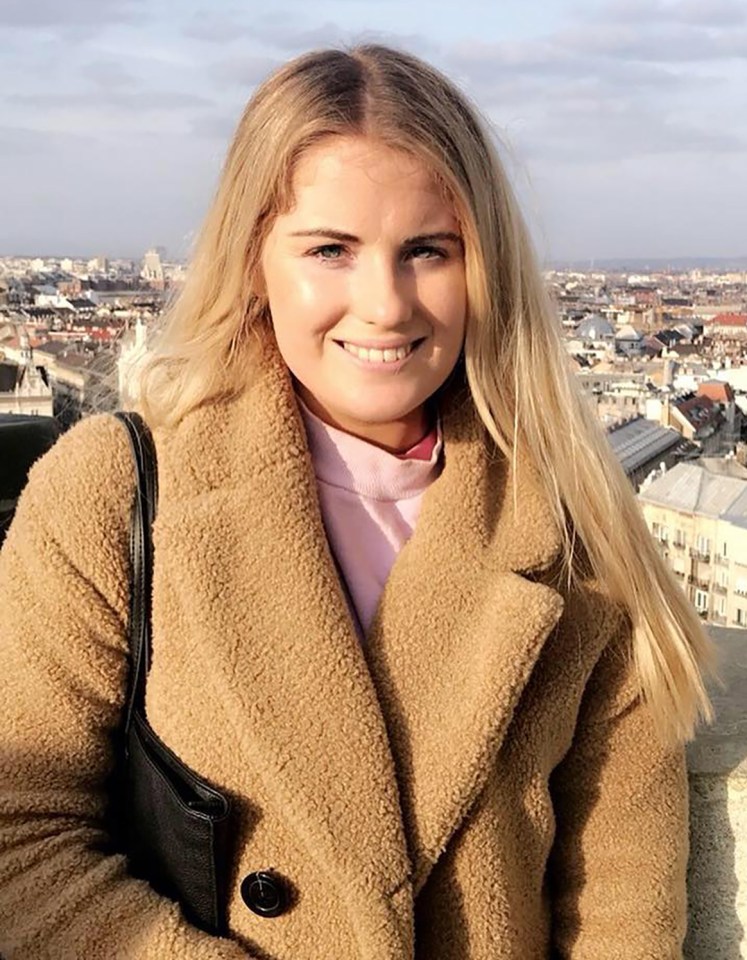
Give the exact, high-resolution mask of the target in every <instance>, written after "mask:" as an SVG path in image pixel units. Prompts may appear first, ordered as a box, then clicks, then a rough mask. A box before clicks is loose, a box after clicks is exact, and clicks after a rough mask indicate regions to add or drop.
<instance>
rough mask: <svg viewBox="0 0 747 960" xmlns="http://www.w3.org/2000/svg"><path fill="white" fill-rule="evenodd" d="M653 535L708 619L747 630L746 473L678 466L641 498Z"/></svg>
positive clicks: (735, 468) (713, 465)
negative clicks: (746, 628)
mask: <svg viewBox="0 0 747 960" xmlns="http://www.w3.org/2000/svg"><path fill="white" fill-rule="evenodd" d="M638 500H639V502H640V504H641V509H642V510H643V515H644V517H645V519H646V523H647V525H648V528H649V530H650V531H651V533H652V534H653V536H654V539H655V540H656V541H657V543H658V544H659V549H660V551H661V554H662V556H663V557H664V558H665V559H666V561H667V563H668V564H669V567H670V568H671V570H672V572H673V573H674V576H675V577H676V578H677V580H678V581H679V583H680V585H681V586H682V589H683V590H684V591H685V593H686V594H687V596H688V597H689V599H690V600H691V601H692V602H693V604H694V605H695V608H696V609H697V610H698V613H699V614H700V615H701V617H703V619H706V620H709V621H711V622H712V623H716V624H720V625H722V626H730V627H735V626H736V627H747V469H746V468H745V467H743V466H741V465H740V464H739V463H737V461H736V460H735V459H733V458H727V459H724V460H715V459H709V458H705V459H702V460H698V461H697V462H691V463H678V464H677V465H676V466H674V467H672V469H671V470H666V471H665V472H664V473H663V474H662V475H660V476H658V477H657V478H656V479H654V480H652V482H651V483H649V484H644V486H643V487H642V488H641V491H640V493H639V494H638Z"/></svg>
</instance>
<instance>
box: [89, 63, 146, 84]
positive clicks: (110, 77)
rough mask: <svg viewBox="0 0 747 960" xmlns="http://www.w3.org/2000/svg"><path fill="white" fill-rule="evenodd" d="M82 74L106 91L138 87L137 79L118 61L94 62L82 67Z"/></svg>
mask: <svg viewBox="0 0 747 960" xmlns="http://www.w3.org/2000/svg"><path fill="white" fill-rule="evenodd" d="M80 72H81V74H82V75H83V76H84V77H85V78H86V79H87V80H91V81H93V83H94V84H95V85H96V86H97V87H101V88H102V89H104V90H121V89H123V88H126V87H130V88H132V87H134V86H137V80H136V79H135V77H134V76H133V75H132V74H131V73H130V72H129V71H128V70H125V68H124V67H123V66H122V64H121V63H120V62H119V61H118V60H93V61H91V62H90V63H86V64H84V65H83V66H82V67H81V71H80Z"/></svg>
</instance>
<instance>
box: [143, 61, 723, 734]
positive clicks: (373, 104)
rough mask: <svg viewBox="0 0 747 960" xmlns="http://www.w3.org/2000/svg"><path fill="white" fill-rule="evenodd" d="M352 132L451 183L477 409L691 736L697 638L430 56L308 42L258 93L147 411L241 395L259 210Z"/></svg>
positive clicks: (700, 700) (476, 132)
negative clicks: (615, 604)
mask: <svg viewBox="0 0 747 960" xmlns="http://www.w3.org/2000/svg"><path fill="white" fill-rule="evenodd" d="M351 134H353V135H363V136H372V137H375V138H377V139H378V140H379V141H381V142H383V143H388V144H390V145H392V146H395V147H397V148H398V149H401V150H405V151H408V152H409V153H411V154H413V155H415V156H417V157H419V158H420V159H421V160H423V161H424V162H426V163H427V164H428V165H429V166H430V168H431V169H432V170H433V171H434V174H435V175H436V176H437V177H438V178H439V179H440V180H441V182H442V183H443V184H444V185H445V187H446V189H447V190H448V191H449V195H450V196H451V198H452V199H453V202H454V204H455V207H456V208H457V212H458V216H459V218H460V221H461V223H462V229H463V232H464V240H465V257H466V274H467V288H468V300H469V321H468V324H467V336H466V341H465V349H464V360H465V372H466V377H467V382H468V384H469V388H470V391H471V394H472V398H473V401H474V405H475V408H476V410H477V412H478V414H479V416H480V418H481V420H482V421H483V423H484V424H485V427H486V429H487V431H488V432H489V433H490V435H491V436H492V437H493V439H494V441H495V443H496V444H497V445H498V447H499V448H500V449H501V450H502V452H503V453H504V454H505V455H506V457H511V458H513V461H514V465H516V463H517V459H518V458H517V454H518V452H519V451H520V450H522V451H525V452H526V453H528V454H529V457H530V462H532V463H533V464H534V465H535V466H536V468H537V470H538V473H539V475H540V477H541V478H542V479H543V482H544V483H545V485H546V492H547V496H548V499H549V502H550V503H551V504H552V506H553V509H554V515H555V519H556V522H557V527H558V530H559V531H560V533H561V536H562V538H563V554H564V560H565V570H566V572H567V575H568V584H569V586H570V585H571V583H572V581H573V580H574V579H575V578H576V576H577V575H578V571H577V567H579V564H578V562H577V561H578V552H579V551H578V545H577V544H576V539H577V538H578V540H579V541H580V545H582V547H583V550H584V552H585V554H586V558H587V563H588V564H590V565H591V568H592V572H593V574H594V575H595V576H596V577H597V578H598V580H599V582H600V583H601V584H602V585H603V586H604V587H605V589H606V590H607V591H608V592H609V594H610V596H611V597H612V598H613V599H615V600H618V601H620V602H622V604H623V605H624V607H625V609H626V610H627V611H628V612H629V615H630V621H631V624H632V626H633V638H634V642H633V644H632V648H633V649H632V653H633V658H634V662H635V666H636V669H637V675H638V680H639V684H640V688H641V691H642V693H643V695H644V697H645V698H646V700H647V701H648V702H649V704H650V705H651V707H652V710H653V713H654V717H655V719H656V722H657V725H658V727H659V729H660V731H661V733H662V736H663V738H664V739H668V740H671V741H673V742H677V741H682V740H685V739H688V738H689V737H691V736H692V734H693V731H694V728H695V725H696V723H697V721H698V719H699V717H701V716H702V717H705V718H707V719H710V718H711V708H710V704H709V701H708V697H707V694H706V691H705V688H704V683H703V678H702V674H701V671H702V670H703V668H711V666H712V649H711V646H710V641H709V639H708V637H707V635H706V634H705V632H704V630H703V628H702V626H701V622H700V620H699V618H698V616H697V614H696V612H695V610H694V608H693V606H692V605H691V604H690V603H689V601H688V600H687V598H686V597H685V596H684V593H683V591H682V590H681V589H680V587H679V585H678V584H677V582H676V581H675V579H674V577H673V576H672V574H671V573H670V572H669V571H668V569H667V567H666V565H665V563H664V562H663V560H662V558H661V557H660V556H659V554H658V552H657V550H656V547H655V546H654V542H653V539H652V537H651V536H650V535H649V533H648V530H647V527H646V525H645V522H644V519H643V516H642V514H641V511H640V510H639V507H638V504H637V501H636V498H635V495H634V492H633V489H632V487H631V486H630V483H629V481H628V479H627V477H626V476H625V473H624V472H623V470H622V468H621V466H620V464H619V463H618V461H617V459H616V458H615V456H614V455H613V453H612V451H611V448H610V445H609V443H608V441H607V439H606V437H605V436H604V433H603V431H602V429H601V428H600V426H599V424H598V422H597V421H596V418H595V416H594V414H593V412H592V411H591V408H590V407H589V406H588V404H587V402H586V400H585V399H584V398H583V397H582V396H581V394H580V391H579V389H578V387H577V385H576V382H575V378H574V376H573V374H572V372H571V369H570V363H569V360H568V356H567V352H566V350H565V348H564V345H563V342H562V337H561V333H560V325H559V323H558V320H557V316H556V313H555V310H554V308H553V306H552V304H551V302H550V298H549V296H548V293H547V291H546V287H545V284H544V281H543V278H542V275H541V272H540V270H539V267H538V264H537V262H536V259H535V255H534V252H533V249H532V244H531V242H530V239H529V235H528V231H527V228H526V226H525V224H524V221H523V218H522V216H521V213H520V211H519V209H518V206H517V202H516V200H515V198H514V195H513V192H512V189H511V186H510V184H509V181H508V178H507V176H506V173H505V171H504V170H503V166H502V164H501V162H500V160H499V158H498V155H497V153H496V150H495V148H494V147H493V145H492V143H491V138H490V136H489V135H488V133H487V132H486V130H485V128H484V126H483V123H482V121H481V120H480V117H479V114H478V113H477V111H476V110H475V109H474V108H473V107H472V106H471V105H470V104H469V102H468V101H467V99H466V98H465V97H464V96H463V95H462V94H461V93H460V92H459V91H458V90H457V89H456V88H455V87H454V86H453V85H452V84H451V83H450V82H449V81H448V80H447V79H446V78H445V77H444V76H443V75H441V74H440V73H439V72H438V71H437V70H435V69H434V68H432V67H430V66H429V65H428V64H426V63H424V62H422V61H421V60H419V59H417V58H416V57H414V56H411V55H409V54H406V53H403V52H400V51H397V50H393V49H391V48H388V47H384V46H378V45H366V46H359V47H356V48H353V49H352V50H350V51H349V52H345V51H341V50H323V51H318V52H312V53H308V54H306V55H304V56H301V57H299V58H297V59H295V60H293V61H291V62H290V63H288V64H286V65H285V66H284V67H282V68H281V69H280V70H278V71H277V72H276V73H274V74H272V75H271V76H270V77H269V78H268V79H267V80H266V81H265V82H264V83H263V84H262V85H261V86H260V87H259V88H258V89H257V91H256V92H255V94H254V95H253V97H252V98H251V100H250V101H249V103H248V105H247V107H246V109H245V111H244V113H243V116H242V117H241V120H240V122H239V125H238V128H237V130H236V133H235V136H234V139H233V142H232V143H231V146H230V148H229V151H228V154H227V157H226V160H225V165H224V169H223V172H222V176H221V179H220V182H219V185H218V189H217V194H216V196H215V198H214V201H213V204H212V206H211V207H210V210H209V212H208V214H207V217H206V220H205V222H204V225H203V228H202V231H201V233H200V235H199V238H198V242H197V245H196V248H195V251H194V255H193V258H192V262H191V266H190V270H189V271H188V275H187V279H186V281H185V285H184V287H183V290H182V291H181V294H180V295H179V297H178V299H177V300H176V302H175V303H174V304H173V305H172V306H171V308H170V309H169V311H168V312H167V314H166V316H165V324H164V327H163V331H162V333H161V336H160V338H159V341H158V343H157V345H156V348H155V351H154V353H153V355H152V357H151V359H150V361H149V363H148V364H147V365H146V368H145V371H144V375H143V379H142V394H141V396H142V400H141V406H142V408H143V410H144V412H145V414H146V416H147V417H148V419H149V420H150V421H151V422H152V423H157V424H162V425H166V426H168V425H169V424H173V423H175V422H177V421H178V420H179V419H181V417H182V416H183V415H184V414H185V413H187V412H188V411H189V410H191V409H193V408H195V407H197V406H199V405H200V404H202V403H205V402H209V401H211V400H214V399H216V398H218V397H220V396H227V395H236V394H238V393H240V392H241V390H242V389H243V387H244V386H245V384H246V378H247V370H248V363H249V361H250V359H251V356H252V350H253V348H254V347H255V345H257V344H259V343H260V342H261V332H262V331H263V330H266V329H267V324H268V322H269V311H268V305H267V303H266V302H265V301H264V300H263V298H262V295H261V292H260V291H261V279H260V277H259V267H260V264H259V257H260V253H261V249H262V244H263V241H264V238H265V236H266V233H267V231H268V229H269V227H270V226H271V223H272V218H273V216H274V215H276V214H277V213H278V212H279V211H282V210H286V209H288V208H289V206H290V205H291V203H292V196H291V177H292V173H293V169H294V164H295V162H296V161H297V159H298V157H299V156H300V155H301V154H302V153H303V151H304V150H305V149H307V148H308V147H309V146H310V145H312V144H313V143H315V142H318V141H319V140H321V139H323V138H325V137H330V136H335V135H351ZM548 412H549V413H548ZM515 476H516V473H515ZM514 492H515V491H514Z"/></svg>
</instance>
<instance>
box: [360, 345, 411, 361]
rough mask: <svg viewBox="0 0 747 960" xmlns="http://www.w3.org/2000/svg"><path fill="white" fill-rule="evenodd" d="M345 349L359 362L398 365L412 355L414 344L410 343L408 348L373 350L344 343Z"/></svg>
mask: <svg viewBox="0 0 747 960" xmlns="http://www.w3.org/2000/svg"><path fill="white" fill-rule="evenodd" d="M343 347H344V348H345V349H346V350H347V351H348V353H352V354H353V356H354V357H358V359H359V360H365V361H366V362H367V363H396V361H397V360H404V359H405V357H406V356H407V355H408V354H410V353H412V351H413V348H414V344H412V343H409V344H408V345H407V346H406V347H397V348H396V349H390V350H372V349H368V348H366V347H357V346H356V345H355V344H354V343H343Z"/></svg>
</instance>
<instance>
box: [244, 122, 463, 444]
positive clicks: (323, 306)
mask: <svg viewBox="0 0 747 960" xmlns="http://www.w3.org/2000/svg"><path fill="white" fill-rule="evenodd" d="M292 186H293V197H294V201H295V203H294V206H293V208H292V209H291V210H290V211H289V212H288V213H284V214H282V215H280V216H278V217H277V218H276V220H275V222H274V224H273V226H272V229H271V231H270V233H269V235H268V238H267V241H266V243H265V246H264V249H263V253H262V271H263V277H264V283H265V293H266V295H267V297H268V299H269V304H270V311H271V314H272V322H273V327H274V330H275V337H276V339H277V343H278V346H279V349H280V353H281V355H282V356H283V359H284V360H285V362H286V364H287V365H288V367H289V369H290V371H291V373H292V374H293V376H294V377H295V380H296V388H297V390H298V393H299V394H300V396H301V397H302V399H303V400H304V402H305V403H306V405H307V406H308V407H309V408H310V409H311V410H312V411H313V412H314V413H315V414H317V416H319V417H321V419H323V420H325V421H326V422H327V423H330V424H332V425H333V426H337V427H340V428H341V429H343V430H345V431H347V432H349V433H353V434H356V435H357V436H360V437H363V438H365V439H367V440H370V441H372V442H374V443H376V444H379V445H380V446H383V447H386V448H387V449H390V450H403V449H406V448H407V447H409V446H411V445H412V444H414V443H416V442H417V441H418V440H419V439H420V438H421V437H422V436H423V434H424V432H425V430H426V417H425V410H424V404H425V401H426V400H427V399H428V398H429V397H430V396H431V395H432V394H433V393H434V392H435V391H436V390H437V389H438V388H439V387H440V386H441V385H442V384H443V383H444V381H445V380H446V379H447V377H448V376H449V374H450V373H451V371H452V369H453V368H454V365H455V364H456V361H457V359H458V357H459V353H460V350H461V347H462V342H463V340H464V328H465V317H466V302H467V296H466V284H465V271H464V252H463V244H462V238H461V234H460V228H459V223H458V221H457V219H456V216H455V213H454V210H453V208H452V207H451V205H450V204H449V203H448V202H447V201H446V200H445V199H444V197H443V193H442V191H440V190H439V187H438V185H437V183H436V181H435V180H434V178H433V176H432V175H431V173H430V172H429V170H428V169H427V168H426V167H425V166H424V165H423V164H422V163H421V162H420V161H419V160H417V159H414V158H413V157H411V156H409V155H407V154H404V153H401V152H398V151H396V150H393V149H391V148H389V147H386V146H383V145H382V144H380V143H377V142H376V141H372V140H368V139H364V138H361V137H352V136H351V137H330V138H329V139H327V140H324V141H322V142H320V143H319V144H316V145H315V146H314V147H312V148H310V149H309V150H308V151H307V152H306V153H304V154H303V155H302V157H301V158H300V160H299V162H298V164H297V166H296V169H295V173H294V177H293V184H292Z"/></svg>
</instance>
